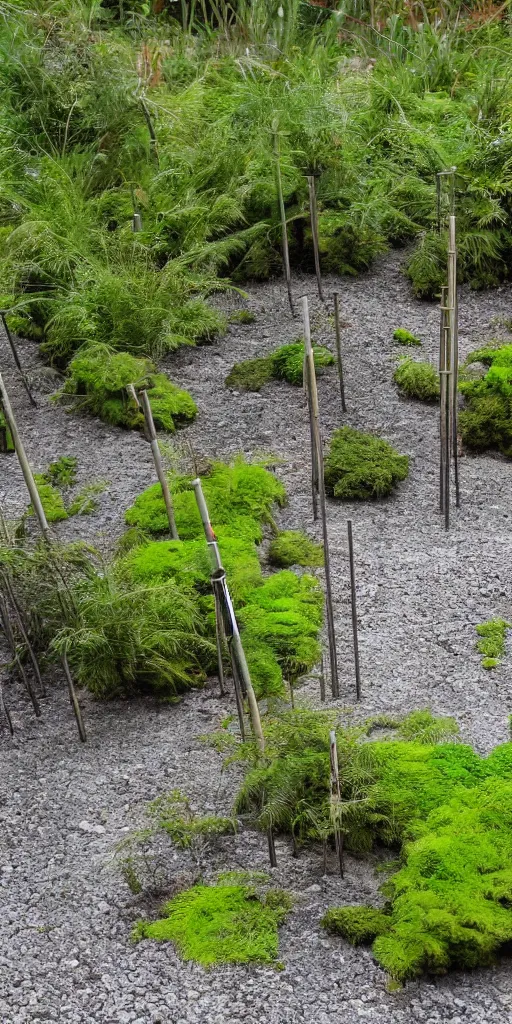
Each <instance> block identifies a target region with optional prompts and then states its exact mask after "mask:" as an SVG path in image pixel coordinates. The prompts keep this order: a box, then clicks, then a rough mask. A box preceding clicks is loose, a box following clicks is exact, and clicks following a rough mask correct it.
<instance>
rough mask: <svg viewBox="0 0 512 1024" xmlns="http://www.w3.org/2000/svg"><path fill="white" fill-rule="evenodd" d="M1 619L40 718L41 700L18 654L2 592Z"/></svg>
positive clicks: (22, 677) (17, 664) (13, 654)
mask: <svg viewBox="0 0 512 1024" xmlns="http://www.w3.org/2000/svg"><path fill="white" fill-rule="evenodd" d="M0 620H1V621H2V626H3V630H4V633H5V639H6V640H7V643H8V645H9V647H10V649H11V653H12V656H13V661H14V663H15V665H16V668H17V669H18V672H19V675H20V677H21V679H22V680H23V684H24V686H25V689H26V691H27V693H28V695H29V697H30V700H31V703H32V707H33V708H34V714H35V716H36V718H40V717H41V708H40V706H39V701H38V699H37V697H36V693H35V690H34V687H33V686H32V683H31V681H30V679H29V678H28V676H27V673H26V672H25V668H24V665H23V662H22V660H21V658H20V656H19V654H18V647H17V644H16V638H15V636H14V633H13V631H12V627H11V623H10V620H9V609H8V607H7V602H6V601H5V599H4V597H3V595H2V594H0Z"/></svg>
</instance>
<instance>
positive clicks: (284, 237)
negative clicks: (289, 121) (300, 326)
mask: <svg viewBox="0 0 512 1024" xmlns="http://www.w3.org/2000/svg"><path fill="white" fill-rule="evenodd" d="M273 139H274V167H275V176H276V189H277V199H278V205H279V217H280V219H281V248H282V253H283V268H284V276H285V280H286V288H287V291H288V302H289V303H290V310H291V313H292V316H295V309H294V306H293V295H292V274H291V269H290V252H289V249H288V225H287V223H286V210H285V206H284V197H283V182H282V178H281V157H280V152H279V133H278V131H277V125H274V127H273Z"/></svg>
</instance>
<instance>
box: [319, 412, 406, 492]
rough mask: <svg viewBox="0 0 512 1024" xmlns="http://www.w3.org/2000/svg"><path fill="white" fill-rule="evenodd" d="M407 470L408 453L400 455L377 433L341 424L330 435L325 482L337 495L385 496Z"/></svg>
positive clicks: (404, 476) (403, 476)
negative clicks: (363, 431)
mask: <svg viewBox="0 0 512 1024" xmlns="http://www.w3.org/2000/svg"><path fill="white" fill-rule="evenodd" d="M408 472H409V459H408V457H407V455H399V454H398V452H397V451H395V449H394V448H393V447H392V446H391V445H390V444H389V443H388V442H387V441H384V440H383V439H382V438H380V437H376V436H375V435H374V434H363V433H361V431H359V430H354V429H353V428H352V427H341V428H340V429H339V430H336V431H335V432H334V434H333V436H332V438H331V445H330V448H329V451H328V453H327V456H326V459H325V486H326V490H327V492H328V494H331V495H333V497H335V498H342V499H344V500H350V499H351V498H357V499H361V500H367V499H370V500H375V499H378V498H383V497H385V496H386V495H388V494H390V493H391V491H392V490H393V488H394V487H396V485H397V484H398V483H399V482H400V481H401V480H405V478H406V476H407V474H408Z"/></svg>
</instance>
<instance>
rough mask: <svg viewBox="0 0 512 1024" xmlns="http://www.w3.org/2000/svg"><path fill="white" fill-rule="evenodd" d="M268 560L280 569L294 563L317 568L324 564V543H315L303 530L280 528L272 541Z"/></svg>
mask: <svg viewBox="0 0 512 1024" xmlns="http://www.w3.org/2000/svg"><path fill="white" fill-rule="evenodd" d="M268 560H269V562H270V564H271V565H276V566H278V567H279V568H280V569H288V568H290V566H292V565H303V566H306V567H309V568H315V567H316V566H322V565H323V564H324V552H323V548H322V545H321V544H315V542H314V541H312V540H310V538H309V537H308V536H307V534H305V533H304V532H303V531H302V530H280V531H279V533H278V534H277V536H276V537H273V538H272V540H271V542H270V547H269V550H268Z"/></svg>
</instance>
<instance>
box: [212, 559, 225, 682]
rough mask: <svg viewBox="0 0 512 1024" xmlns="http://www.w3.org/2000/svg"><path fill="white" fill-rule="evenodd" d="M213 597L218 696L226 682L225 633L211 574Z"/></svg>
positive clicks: (216, 591) (216, 587)
mask: <svg viewBox="0 0 512 1024" xmlns="http://www.w3.org/2000/svg"><path fill="white" fill-rule="evenodd" d="M212 588H213V597H214V601H215V641H216V644H217V672H218V675H219V689H220V696H221V697H225V696H226V693H227V690H226V683H225V676H224V644H225V640H226V634H225V630H224V619H223V617H222V598H221V595H220V593H219V584H218V580H217V579H215V578H214V577H213V576H212Z"/></svg>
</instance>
